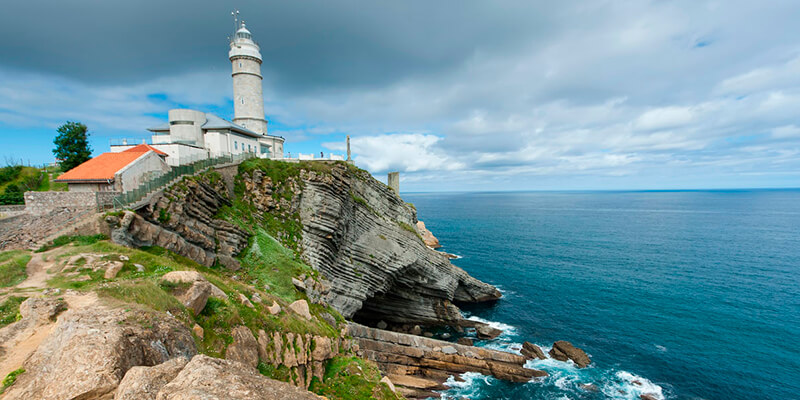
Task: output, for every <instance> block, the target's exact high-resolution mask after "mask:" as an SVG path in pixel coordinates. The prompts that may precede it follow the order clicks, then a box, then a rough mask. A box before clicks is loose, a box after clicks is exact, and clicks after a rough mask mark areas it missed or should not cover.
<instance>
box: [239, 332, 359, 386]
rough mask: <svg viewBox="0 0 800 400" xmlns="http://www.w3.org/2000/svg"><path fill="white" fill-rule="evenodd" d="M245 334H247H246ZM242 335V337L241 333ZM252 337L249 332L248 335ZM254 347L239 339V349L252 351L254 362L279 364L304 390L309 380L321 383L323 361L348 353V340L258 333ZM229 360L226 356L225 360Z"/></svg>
mask: <svg viewBox="0 0 800 400" xmlns="http://www.w3.org/2000/svg"><path fill="white" fill-rule="evenodd" d="M247 333H250V332H249V331H248V332H247ZM242 334H243V336H246V334H245V333H244V332H242ZM250 335H251V336H252V333H250ZM256 341H257V345H256V347H255V348H254V347H253V346H252V344H247V343H252V342H251V341H250V339H249V338H244V339H243V340H239V343H240V344H241V345H240V346H241V347H245V346H246V347H247V350H246V351H247V352H251V351H254V350H255V351H256V352H257V354H258V360H260V361H261V362H263V363H265V364H270V365H273V366H276V367H277V366H279V365H283V366H285V367H287V368H289V369H290V370H291V371H292V379H294V381H293V382H292V383H294V384H295V385H297V386H301V387H306V388H307V387H308V385H310V384H311V378H313V377H315V376H316V377H317V378H318V379H320V380H322V377H323V375H324V374H325V362H326V361H327V360H330V359H331V358H333V357H334V356H336V355H337V354H339V353H340V350H341V351H343V352H344V351H348V349H349V348H350V341H349V340H348V339H342V338H330V337H327V336H315V335H308V334H307V335H299V334H294V333H292V332H288V333H285V334H284V333H281V332H277V331H275V332H270V333H267V332H265V331H263V330H261V331H259V332H258V338H257V339H256ZM228 358H230V357H228Z"/></svg>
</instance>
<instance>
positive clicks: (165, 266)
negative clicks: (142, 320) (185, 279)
mask: <svg viewBox="0 0 800 400" xmlns="http://www.w3.org/2000/svg"><path fill="white" fill-rule="evenodd" d="M96 239H97V237H74V238H61V239H59V240H57V241H56V242H57V243H58V244H59V245H60V247H59V246H52V247H51V248H50V249H51V250H52V249H56V251H54V252H53V253H48V254H47V256H48V257H53V258H54V259H55V260H56V261H58V262H60V263H64V262H66V260H67V259H68V258H69V257H72V256H74V255H78V254H81V253H94V254H104V255H105V256H104V259H105V260H109V261H111V260H113V261H117V260H120V256H125V257H128V260H126V261H123V264H124V265H123V268H122V270H121V271H120V272H119V274H118V275H117V277H116V278H115V279H112V280H107V279H105V278H104V277H103V271H97V272H94V271H91V270H89V269H84V270H80V271H79V275H77V276H66V275H62V274H58V275H56V276H55V277H54V278H52V279H51V280H50V281H48V286H50V287H57V288H63V289H75V290H80V291H95V292H97V293H98V295H100V296H101V298H104V299H106V300H107V301H109V302H110V303H112V304H120V305H121V306H123V307H130V306H132V305H133V306H136V307H146V308H149V309H153V310H156V311H161V312H170V313H171V314H172V315H174V316H175V317H176V318H177V319H178V320H180V321H181V322H183V323H184V324H185V325H186V326H187V327H192V326H194V324H195V323H196V324H198V325H200V326H201V327H202V328H203V330H204V337H203V339H199V338H195V339H196V341H197V344H198V349H199V351H200V352H201V353H203V354H207V355H210V356H213V357H221V358H222V357H224V355H225V349H226V348H227V346H228V345H229V344H230V343H231V342H232V337H231V335H230V332H231V329H232V328H233V327H234V326H237V325H245V326H247V327H249V328H250V329H251V330H252V331H253V332H254V333H255V332H257V331H258V330H259V329H264V330H265V331H267V332H270V331H280V332H284V333H287V332H295V333H301V334H305V333H310V334H314V335H323V336H329V337H336V336H338V334H339V331H338V329H337V328H335V327H331V326H330V325H328V324H327V323H326V322H324V320H323V319H322V318H320V314H321V313H323V312H327V313H329V314H331V315H333V316H334V318H336V319H337V321H343V320H344V319H343V318H342V317H341V315H339V314H338V313H337V312H336V311H335V310H333V309H331V308H326V307H322V306H320V305H316V304H311V305H310V309H311V313H312V314H314V315H315V316H316V318H314V320H312V321H306V320H304V319H302V317H299V316H297V315H295V314H293V313H288V312H282V313H280V314H278V315H277V316H272V315H270V314H269V313H268V312H266V310H265V307H266V306H268V305H270V304H272V301H273V300H274V301H277V302H278V303H279V304H281V306H282V307H283V308H284V309H286V306H287V305H288V303H289V302H290V301H293V300H295V299H298V298H303V297H304V294H302V293H300V292H298V291H296V290H295V289H294V287H293V286H292V285H291V277H292V276H296V275H295V274H296V273H298V272H306V273H309V272H310V268H309V267H308V266H305V265H303V264H302V263H300V262H298V261H296V260H295V258H294V253H293V252H292V251H290V250H288V249H286V248H284V247H282V246H281V245H280V244H278V243H277V241H275V240H274V239H272V238H271V237H270V236H268V235H267V234H266V233H264V232H263V231H262V232H259V233H257V235H256V236H255V237H254V238H253V239H252V242H253V243H254V244H255V245H253V244H251V246H250V247H248V249H247V250H246V251H245V252H244V253H243V254H244V255H243V256H242V257H241V262H242V269H240V270H239V271H236V272H235V273H233V272H230V271H228V270H225V269H219V268H206V267H203V266H201V265H199V264H197V263H195V262H193V261H191V260H189V259H187V258H185V257H181V256H179V255H177V254H175V253H172V252H170V251H167V250H164V249H162V248H157V247H155V248H144V249H131V248H127V247H123V246H119V245H116V244H113V243H111V242H109V241H106V240H96ZM9 253H10V252H9ZM21 253H26V252H21ZM3 254H6V253H3ZM0 256H2V255H0ZM5 257H9V256H5ZM9 258H10V257H9ZM76 264H79V265H80V264H82V263H81V260H79V261H78V262H77V263H76ZM135 264H139V265H142V266H143V267H144V271H142V272H138V271H137V270H136V266H135ZM177 270H196V271H198V272H200V273H202V274H203V275H204V276H205V277H206V279H208V280H209V281H210V282H211V283H213V284H214V285H216V286H217V287H219V288H220V289H222V290H223V291H224V292H225V293H226V294H227V295H228V299H226V300H218V299H214V298H211V299H209V301H208V303H207V305H206V307H205V309H204V310H203V311H202V312H201V313H200V314H199V315H193V313H192V312H191V311H190V310H187V309H186V308H185V307H184V306H183V305H182V304H181V303H180V302H179V301H178V300H177V299H176V298H175V297H174V296H173V295H172V292H173V291H175V290H177V289H179V288H176V286H175V285H174V284H167V283H165V282H164V281H162V280H161V277H162V276H163V275H164V274H166V273H167V272H170V271H177ZM84 275H88V276H89V277H90V279H89V280H86V281H78V280H77V279H76V278H78V277H79V276H84ZM244 282H248V283H250V284H248V283H244ZM251 284H252V285H251ZM263 284H268V285H270V288H271V290H270V291H265V290H263ZM273 288H274V289H273ZM254 292H258V293H259V295H260V296H261V298H262V299H264V304H255V307H256V308H255V309H250V308H248V307H246V306H244V305H242V304H241V303H240V302H239V301H238V300H237V299H238V296H239V293H242V294H245V295H246V296H247V297H248V298H249V297H251V296H252V294H253V293H254ZM12 299H15V300H12ZM16 299H18V300H16ZM22 300H24V299H23V298H10V299H9V300H8V301H7V302H6V303H3V304H2V305H0V321H6V320H8V323H10V322H13V321H14V320H16V318H17V313H18V312H19V303H20V302H21V301H22ZM345 359H346V360H350V361H348V362H353V363H356V362H357V363H360V364H361V363H366V361H364V360H361V359H356V360H357V361H353V360H351V358H345ZM340 364H341V362H340ZM337 365H338V364H337ZM372 368H374V366H372ZM259 370H260V371H262V373H264V374H265V375H267V376H269V377H271V378H274V379H279V380H283V381H288V380H289V379H290V378H291V374H290V373H289V371H288V369H287V368H285V367H279V368H274V367H271V366H266V365H262V366H261V368H259ZM334 375H335V376H337V377H336V378H332V379H333V380H332V381H331V382H339V381H341V382H340V383H337V384H336V385H334V386H335V387H336V388H341V387H342V385H345V386H346V385H350V387H351V389H350V390H344V391H337V392H336V393H331V394H330V396H329V398H330V399H341V400H350V399H353V400H355V399H361V398H364V397H362V396H360V394H361V393H366V392H369V393H373V392H374V394H375V396H377V397H374V398H377V399H395V398H397V397H395V396H394V394H391V393H390V394H389V395H386V393H385V392H386V389H384V387H385V385H383V384H380V383H378V380H379V379H380V376H379V375H377V376H376V375H374V374H370V375H369V376H367V377H364V378H363V379H354V378H347V379H345V378H344V377H343V378H339V377H338V376H339V375H336V374H334ZM334 375H332V376H334ZM342 379H344V380H342ZM326 382H327V381H326ZM317 385H319V383H317ZM317 387H318V388H319V389H318V393H322V391H326V393H327V392H328V391H330V390H333V389H331V388H328V386H317ZM337 390H338V389H337ZM357 394H359V395H357Z"/></svg>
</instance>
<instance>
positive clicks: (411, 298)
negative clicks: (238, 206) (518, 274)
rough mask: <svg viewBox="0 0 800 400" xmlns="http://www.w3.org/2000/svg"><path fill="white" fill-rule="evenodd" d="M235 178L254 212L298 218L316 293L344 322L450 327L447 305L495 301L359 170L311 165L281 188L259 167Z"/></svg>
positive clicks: (452, 318)
mask: <svg viewBox="0 0 800 400" xmlns="http://www.w3.org/2000/svg"><path fill="white" fill-rule="evenodd" d="M265 168H266V167H265ZM239 179H241V181H242V184H243V186H244V188H245V190H244V200H245V201H247V202H249V203H250V204H252V205H253V206H254V207H255V208H256V209H258V210H260V211H262V212H274V213H277V212H280V213H281V215H284V216H285V215H290V216H291V215H297V216H299V222H300V223H301V224H302V238H301V242H300V250H301V251H302V256H303V258H304V260H305V261H306V262H308V264H309V265H311V266H312V267H313V268H315V269H317V270H319V271H320V272H322V275H323V276H324V277H325V278H326V279H327V280H328V282H329V287H328V290H327V291H326V292H325V293H322V294H321V295H322V296H324V300H325V301H326V302H327V303H328V304H330V305H332V306H333V307H334V308H336V309H337V310H338V311H339V312H340V313H342V314H343V315H344V316H345V317H348V318H351V317H352V318H355V319H356V320H358V321H362V322H365V323H371V324H372V323H377V322H378V321H381V320H384V321H386V322H390V323H395V324H398V323H399V324H403V323H419V324H424V325H453V324H455V323H456V322H457V321H459V320H460V319H461V314H460V312H459V309H458V307H456V306H455V305H454V302H482V301H491V300H496V299H498V298H499V297H500V296H501V295H500V292H499V291H497V289H496V288H495V287H493V286H491V285H489V284H486V283H483V282H481V281H479V280H477V279H475V278H473V277H471V276H470V275H469V274H467V273H466V272H465V271H463V270H462V269H460V268H458V267H456V266H454V265H452V264H451V263H450V262H449V260H448V259H447V257H445V256H444V255H442V254H440V253H438V252H436V251H433V250H431V249H430V248H428V247H427V246H426V245H425V243H424V242H423V240H422V239H421V237H420V236H419V233H418V232H417V230H416V229H415V228H414V227H415V226H416V223H417V217H416V211H415V210H414V209H413V207H411V206H409V205H407V204H406V203H405V202H403V200H402V199H401V198H400V197H399V196H397V195H396V194H395V193H394V192H393V191H392V190H390V189H389V188H388V187H386V185H384V184H382V183H380V182H378V181H376V180H375V179H373V178H372V177H371V176H370V175H369V174H368V173H367V172H366V171H361V170H357V169H354V168H352V167H348V166H347V165H346V164H344V163H326V164H323V163H316V164H314V167H310V166H309V167H308V168H303V169H301V170H300V172H299V175H298V176H296V177H292V178H289V179H287V180H285V181H283V182H273V181H272V180H271V179H270V178H269V177H267V176H266V174H265V173H264V172H262V171H261V170H259V169H255V170H253V171H252V172H244V173H242V174H240V176H239ZM276 193H279V194H280V195H279V196H274V194H276ZM287 198H288V199H287ZM287 209H288V210H287ZM279 239H280V238H279ZM308 294H309V297H310V298H312V297H313V294H311V293H308Z"/></svg>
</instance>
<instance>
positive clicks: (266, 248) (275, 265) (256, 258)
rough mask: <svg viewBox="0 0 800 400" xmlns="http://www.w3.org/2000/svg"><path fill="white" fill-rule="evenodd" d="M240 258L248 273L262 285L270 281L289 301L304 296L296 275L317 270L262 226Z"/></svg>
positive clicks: (277, 291)
mask: <svg viewBox="0 0 800 400" xmlns="http://www.w3.org/2000/svg"><path fill="white" fill-rule="evenodd" d="M240 262H241V263H242V265H243V267H244V268H243V269H244V270H245V271H246V273H247V275H249V276H250V277H252V278H254V279H256V280H257V281H258V286H259V287H264V285H269V287H270V290H269V293H270V294H273V295H275V296H278V297H280V298H281V299H283V300H284V301H287V302H292V301H295V300H298V299H300V298H302V296H301V295H300V293H298V292H297V289H295V287H294V285H293V284H292V277H296V276H299V275H301V274H306V275H307V276H315V275H316V274H317V272H316V271H314V270H313V269H312V268H311V267H309V266H308V265H305V264H303V263H301V262H299V261H297V259H296V256H295V253H294V252H292V251H291V250H289V249H287V248H285V247H283V246H282V245H281V244H280V243H278V242H277V241H276V240H275V239H273V238H272V237H271V236H270V235H269V234H267V232H265V231H264V230H262V229H259V230H257V231H256V233H255V235H254V236H253V237H252V239H251V245H250V246H249V247H248V248H247V249H246V250H245V251H244V252H242V255H240Z"/></svg>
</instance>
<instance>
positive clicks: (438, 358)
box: [347, 323, 547, 398]
mask: <svg viewBox="0 0 800 400" xmlns="http://www.w3.org/2000/svg"><path fill="white" fill-rule="evenodd" d="M347 329H348V333H349V334H350V335H351V336H352V337H353V340H355V341H356V343H357V344H358V346H359V348H360V352H361V354H362V355H363V357H364V358H367V359H369V360H372V361H375V362H376V363H377V364H378V366H379V367H380V369H381V371H382V372H384V373H385V374H386V375H387V376H388V377H389V379H391V381H392V382H393V383H394V384H395V386H397V387H398V390H399V391H400V392H401V393H402V394H403V395H405V396H407V397H411V398H427V397H438V394H437V393H435V392H433V391H434V390H443V389H446V387H445V386H443V383H444V382H445V381H446V380H447V378H448V377H450V376H451V375H458V374H461V373H464V372H479V373H481V374H483V375H493V376H495V377H496V378H498V379H503V380H508V381H512V382H528V381H529V380H531V379H532V378H534V377H543V376H547V373H546V372H544V371H538V370H534V369H528V368H524V367H523V365H524V364H525V360H526V359H525V357H522V356H519V355H516V354H511V353H506V352H503V351H498V350H491V349H487V348H482V347H472V346H464V345H461V344H456V343H450V342H445V341H442V340H436V339H430V338H425V337H420V336H415V335H409V334H405V333H397V332H389V331H384V330H380V329H375V328H369V327H366V326H363V325H358V324H354V323H353V324H350V325H348V327H347Z"/></svg>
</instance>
